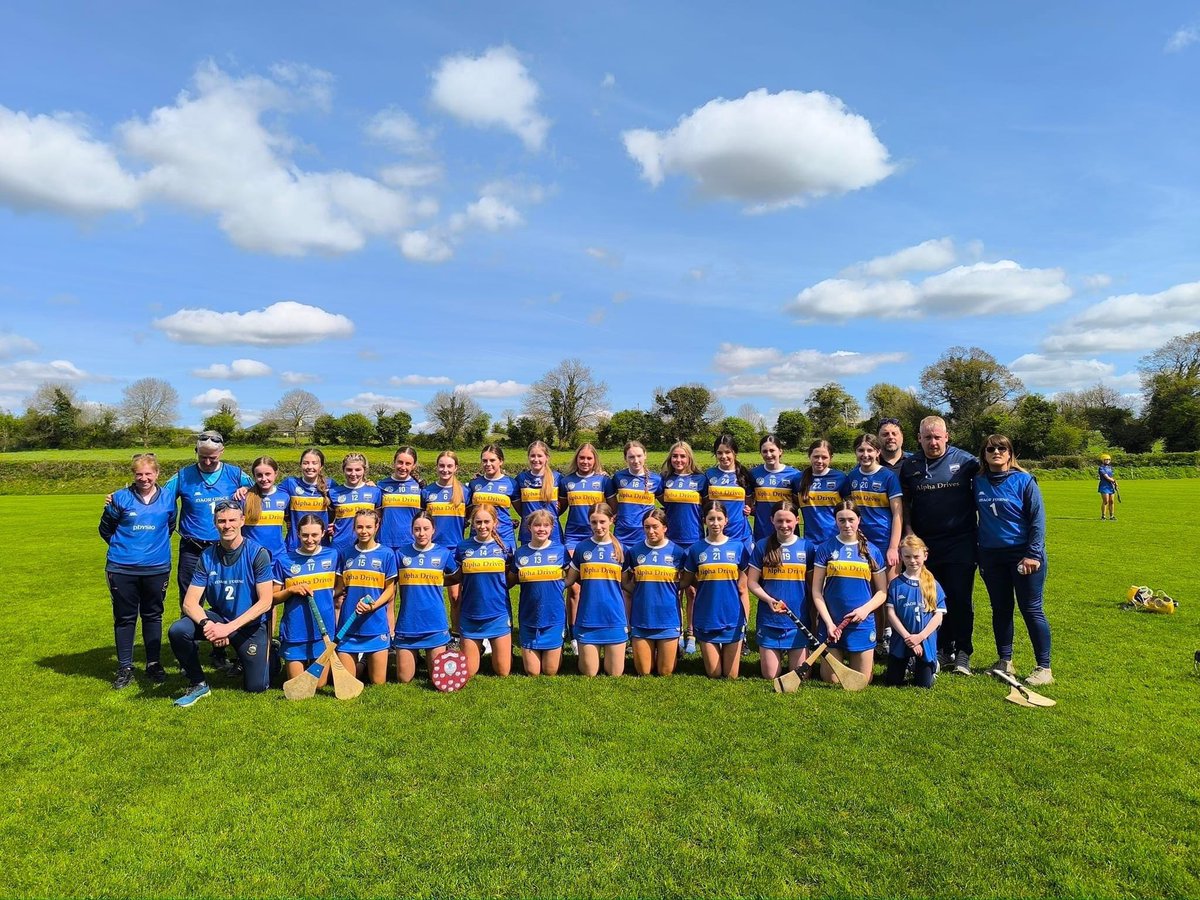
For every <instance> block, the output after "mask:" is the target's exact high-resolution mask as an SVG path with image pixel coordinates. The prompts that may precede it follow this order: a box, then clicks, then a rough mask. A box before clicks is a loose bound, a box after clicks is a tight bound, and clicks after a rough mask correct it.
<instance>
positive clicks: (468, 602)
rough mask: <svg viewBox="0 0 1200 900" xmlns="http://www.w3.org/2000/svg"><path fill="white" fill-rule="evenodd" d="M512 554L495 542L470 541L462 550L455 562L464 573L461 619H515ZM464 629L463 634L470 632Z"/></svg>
mask: <svg viewBox="0 0 1200 900" xmlns="http://www.w3.org/2000/svg"><path fill="white" fill-rule="evenodd" d="M508 557H509V550H508V548H507V547H502V546H500V545H499V544H497V543H496V542H495V541H494V540H489V541H487V543H482V544H481V543H480V542H479V541H477V540H475V539H474V538H467V539H466V540H465V541H463V542H462V543H461V544H459V546H458V552H457V553H456V554H455V559H456V561H457V562H458V567H459V568H460V569H461V570H462V591H461V592H460V594H459V610H460V613H461V617H462V618H463V619H466V620H474V621H476V622H490V621H492V620H494V619H496V618H498V617H500V616H511V614H512V610H511V609H510V608H509V605H508V575H507V572H508ZM470 630H471V629H470V627H469V626H468V625H466V624H464V625H463V631H464V632H465V631H470Z"/></svg>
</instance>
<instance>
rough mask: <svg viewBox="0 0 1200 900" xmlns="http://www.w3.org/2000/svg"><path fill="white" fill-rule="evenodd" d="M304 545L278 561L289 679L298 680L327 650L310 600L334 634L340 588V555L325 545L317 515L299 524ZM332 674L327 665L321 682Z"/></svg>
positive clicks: (281, 631) (282, 638)
mask: <svg viewBox="0 0 1200 900" xmlns="http://www.w3.org/2000/svg"><path fill="white" fill-rule="evenodd" d="M297 525H298V527H297V531H298V534H297V537H298V539H299V541H300V546H299V547H297V548H296V549H295V550H289V551H288V552H287V553H285V554H284V555H283V556H281V557H280V558H279V559H277V560H275V565H274V580H275V603H277V604H278V603H282V604H283V616H282V617H281V622H280V625H279V642H280V648H281V652H280V655H281V656H282V657H283V660H284V663H285V664H286V666H287V677H288V678H294V677H296V676H297V675H299V674H300V673H301V672H303V671H304V669H305V668H306V667H307V666H308V665H309V664H310V663H311V662H313V661H314V660H315V659H316V658H317V657H318V656H320V655H321V653H322V652H324V650H325V642H324V640H323V639H322V638H321V627H320V625H318V623H317V622H316V620H315V619H314V618H313V614H312V608H311V607H310V605H309V602H308V601H309V598H310V597H312V598H313V599H315V600H316V604H317V611H318V612H319V613H320V615H321V624H323V625H324V626H325V631H326V632H327V633H329V634H331V635H332V632H330V629H331V628H333V627H334V611H333V593H334V590H335V589H336V587H337V571H338V561H339V560H338V553H337V551H336V550H334V549H333V548H332V547H323V546H321V537H322V535H323V534H324V532H325V529H324V528H323V527H322V523H321V519H320V517H319V516H317V515H314V514H311V513H309V514H307V515H304V516H301V517H300V521H299V522H298V523H297ZM328 674H329V667H328V666H327V667H326V669H325V672H323V673H322V674H321V683H322V684H324V683H325V679H326V677H327V676H328Z"/></svg>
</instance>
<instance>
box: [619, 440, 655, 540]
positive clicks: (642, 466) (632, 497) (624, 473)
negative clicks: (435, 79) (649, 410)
mask: <svg viewBox="0 0 1200 900" xmlns="http://www.w3.org/2000/svg"><path fill="white" fill-rule="evenodd" d="M624 452H625V468H624V469H621V470H619V471H618V472H617V474H615V475H614V476H613V477H612V493H610V494H609V496H608V506H609V508H610V509H614V510H616V518H615V520H614V524H613V537H615V538H616V539H617V541H618V542H619V543H620V544H621V545H622V546H624V545H626V544H629V545H633V544H636V543H637V542H638V541H640V540H641V539H642V519H644V518H646V513H648V512H650V510H652V509H654V497H655V494H657V493H659V492H660V491H661V490H662V476H661V475H658V474H657V473H655V472H651V471H650V470H649V469H647V468H646V448H645V447H644V446H642V443H641V441H629V442H628V443H626V444H625V451H624Z"/></svg>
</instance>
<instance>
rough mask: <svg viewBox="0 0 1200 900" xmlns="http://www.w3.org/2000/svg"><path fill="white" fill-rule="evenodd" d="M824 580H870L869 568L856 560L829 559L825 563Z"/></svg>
mask: <svg viewBox="0 0 1200 900" xmlns="http://www.w3.org/2000/svg"><path fill="white" fill-rule="evenodd" d="M825 577H826V578H861V579H862V580H863V581H870V580H871V567H870V566H869V565H867V564H866V563H865V562H862V561H861V560H857V559H831V560H829V562H827V563H825Z"/></svg>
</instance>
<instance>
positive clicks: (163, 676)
mask: <svg viewBox="0 0 1200 900" xmlns="http://www.w3.org/2000/svg"><path fill="white" fill-rule="evenodd" d="M146 677H147V678H149V679H150V681H151V683H152V684H153V685H154V686H155V687H158V686H159V685H163V684H166V683H167V670H166V669H164V668H163V664H162V663H160V662H153V663H147V664H146Z"/></svg>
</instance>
